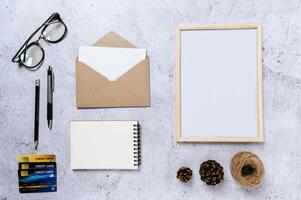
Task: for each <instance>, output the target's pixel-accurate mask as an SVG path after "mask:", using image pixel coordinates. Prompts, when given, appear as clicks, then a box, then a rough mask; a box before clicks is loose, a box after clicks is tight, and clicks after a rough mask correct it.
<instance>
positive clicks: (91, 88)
mask: <svg viewBox="0 0 301 200" xmlns="http://www.w3.org/2000/svg"><path fill="white" fill-rule="evenodd" d="M76 74H77V79H76V85H77V87H76V93H77V96H76V99H77V100H76V101H77V107H82V108H83V107H99V106H101V107H116V106H125V105H126V106H134V105H135V106H148V105H149V87H150V85H149V60H148V59H145V60H143V61H141V62H140V63H138V64H137V65H135V66H134V67H133V68H132V69H130V70H129V71H128V72H127V73H126V74H124V75H123V76H121V77H120V78H119V79H118V80H116V81H108V80H107V78H106V77H104V76H103V75H101V74H99V73H98V72H96V71H94V70H93V69H92V68H90V67H88V66H87V65H85V64H84V63H82V62H77V67H76ZM120 97H122V98H120Z"/></svg>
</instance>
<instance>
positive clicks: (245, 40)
mask: <svg viewBox="0 0 301 200" xmlns="http://www.w3.org/2000/svg"><path fill="white" fill-rule="evenodd" d="M261 52H262V47H261V26H260V25H258V24H240V25H207V26H179V27H178V30H177V70H176V71H177V81H176V82H177V97H176V98H177V103H176V104H177V112H176V113H177V117H176V118H177V141H183V142H185V141H186V142H189V141H191V142H263V113H262V109H263V108H262V107H263V104H262V61H261V60H262V53H261Z"/></svg>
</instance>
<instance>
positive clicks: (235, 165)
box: [231, 151, 264, 188]
mask: <svg viewBox="0 0 301 200" xmlns="http://www.w3.org/2000/svg"><path fill="white" fill-rule="evenodd" d="M244 167H249V168H251V169H252V170H251V173H250V174H244V173H243V172H242V169H243V168H244ZM231 174H232V176H233V178H234V179H235V180H236V181H238V182H239V183H240V184H241V185H242V186H244V187H247V188H254V187H257V186H258V185H259V184H260V182H261V180H262V178H263V175H264V166H263V163H262V161H261V160H260V158H259V157H258V156H257V155H255V154H253V153H251V152H246V151H245V152H239V153H237V154H236V155H234V157H233V158H232V160H231Z"/></svg>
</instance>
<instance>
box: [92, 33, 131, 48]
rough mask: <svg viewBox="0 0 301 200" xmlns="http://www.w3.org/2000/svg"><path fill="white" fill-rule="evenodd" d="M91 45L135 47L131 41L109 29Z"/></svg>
mask: <svg viewBox="0 0 301 200" xmlns="http://www.w3.org/2000/svg"><path fill="white" fill-rule="evenodd" d="M93 46H102V47H124V48H137V47H135V46H134V45H133V44H132V43H130V42H129V41H127V40H126V39H124V38H123V37H121V36H120V35H118V34H117V33H115V32H113V31H111V32H109V33H107V34H106V35H105V36H103V37H102V38H100V39H99V40H98V41H96V42H95V43H94V44H93Z"/></svg>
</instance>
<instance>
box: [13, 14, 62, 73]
mask: <svg viewBox="0 0 301 200" xmlns="http://www.w3.org/2000/svg"><path fill="white" fill-rule="evenodd" d="M56 22H60V23H62V24H63V25H64V27H65V32H64V34H63V35H62V37H60V38H59V39H58V40H55V41H52V40H48V39H46V38H45V36H44V35H43V32H44V31H45V30H46V28H47V27H48V25H50V24H53V23H56ZM42 28H43V29H42ZM41 29H42V31H41V33H40V35H39V37H38V39H37V40H36V41H34V42H31V43H29V41H30V40H31V39H32V38H33V36H35V35H36V34H37V33H38V31H39V30H41ZM67 33H68V29H67V26H66V24H65V23H64V22H63V20H62V19H61V17H60V15H59V14H58V13H53V14H52V15H51V16H50V17H49V18H48V19H47V20H46V21H45V22H44V23H43V24H42V25H41V26H40V27H39V28H38V29H37V30H36V31H34V32H33V33H32V34H31V35H30V36H29V38H28V39H27V40H26V42H25V43H24V44H23V45H22V47H21V48H20V49H19V50H18V52H17V53H16V55H15V56H14V57H13V58H12V62H13V63H19V64H20V65H22V66H24V67H27V68H31V69H32V68H37V67H39V66H40V65H41V64H42V63H43V61H44V58H45V52H44V49H43V48H42V47H41V45H40V44H39V41H40V40H41V39H43V40H45V41H46V42H49V43H58V42H60V41H62V40H63V39H64V38H65V37H66V35H67ZM33 45H36V46H38V47H39V48H40V49H41V51H42V58H41V60H40V61H39V63H37V64H36V65H34V66H28V65H26V64H25V63H24V60H23V61H22V58H21V55H23V54H24V59H25V55H26V51H27V49H29V48H30V47H31V46H33Z"/></svg>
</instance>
